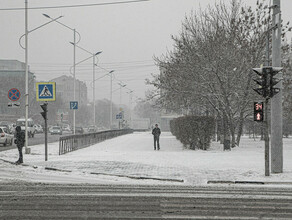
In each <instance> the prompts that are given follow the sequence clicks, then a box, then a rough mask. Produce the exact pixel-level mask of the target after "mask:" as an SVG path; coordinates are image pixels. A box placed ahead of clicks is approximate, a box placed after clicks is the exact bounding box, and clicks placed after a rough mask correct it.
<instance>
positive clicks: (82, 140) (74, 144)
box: [59, 129, 133, 155]
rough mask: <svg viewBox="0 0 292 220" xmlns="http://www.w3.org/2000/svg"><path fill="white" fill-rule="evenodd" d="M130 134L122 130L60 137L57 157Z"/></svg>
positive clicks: (130, 131) (129, 130)
mask: <svg viewBox="0 0 292 220" xmlns="http://www.w3.org/2000/svg"><path fill="white" fill-rule="evenodd" d="M130 133H133V130H131V129H123V130H108V131H101V132H96V133H88V134H77V135H70V136H64V137H60V140H59V155H62V154H66V153H68V152H71V151H75V150H78V149H82V148H85V147H88V146H91V145H93V144H96V143H99V142H102V141H104V140H107V139H111V138H114V137H118V136H121V135H124V134H130Z"/></svg>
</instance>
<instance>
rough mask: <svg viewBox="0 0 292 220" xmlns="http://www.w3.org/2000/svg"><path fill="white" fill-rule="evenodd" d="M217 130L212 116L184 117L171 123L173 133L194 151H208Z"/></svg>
mask: <svg viewBox="0 0 292 220" xmlns="http://www.w3.org/2000/svg"><path fill="white" fill-rule="evenodd" d="M214 130H215V119H214V118H213V117H210V116H183V117H179V118H176V119H173V120H171V121H170V131H171V133H172V134H173V135H174V136H175V137H176V138H177V139H178V140H179V141H180V142H181V143H182V144H183V145H184V146H185V147H186V148H189V149H192V150H195V149H202V150H207V149H208V148H209V147H210V143H211V139H212V136H213V135H214Z"/></svg>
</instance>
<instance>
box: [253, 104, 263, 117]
mask: <svg viewBox="0 0 292 220" xmlns="http://www.w3.org/2000/svg"><path fill="white" fill-rule="evenodd" d="M253 108H254V113H253V117H254V121H263V120H264V103H263V102H254V105H253Z"/></svg>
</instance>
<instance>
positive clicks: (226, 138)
mask: <svg viewBox="0 0 292 220" xmlns="http://www.w3.org/2000/svg"><path fill="white" fill-rule="evenodd" d="M228 124H229V123H228V119H227V116H226V115H225V114H224V115H223V126H224V127H223V132H224V142H223V149H224V150H231V148H230V130H229V126H228Z"/></svg>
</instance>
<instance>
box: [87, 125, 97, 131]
mask: <svg viewBox="0 0 292 220" xmlns="http://www.w3.org/2000/svg"><path fill="white" fill-rule="evenodd" d="M96 131H97V128H96V126H94V125H91V126H89V127H88V132H96Z"/></svg>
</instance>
